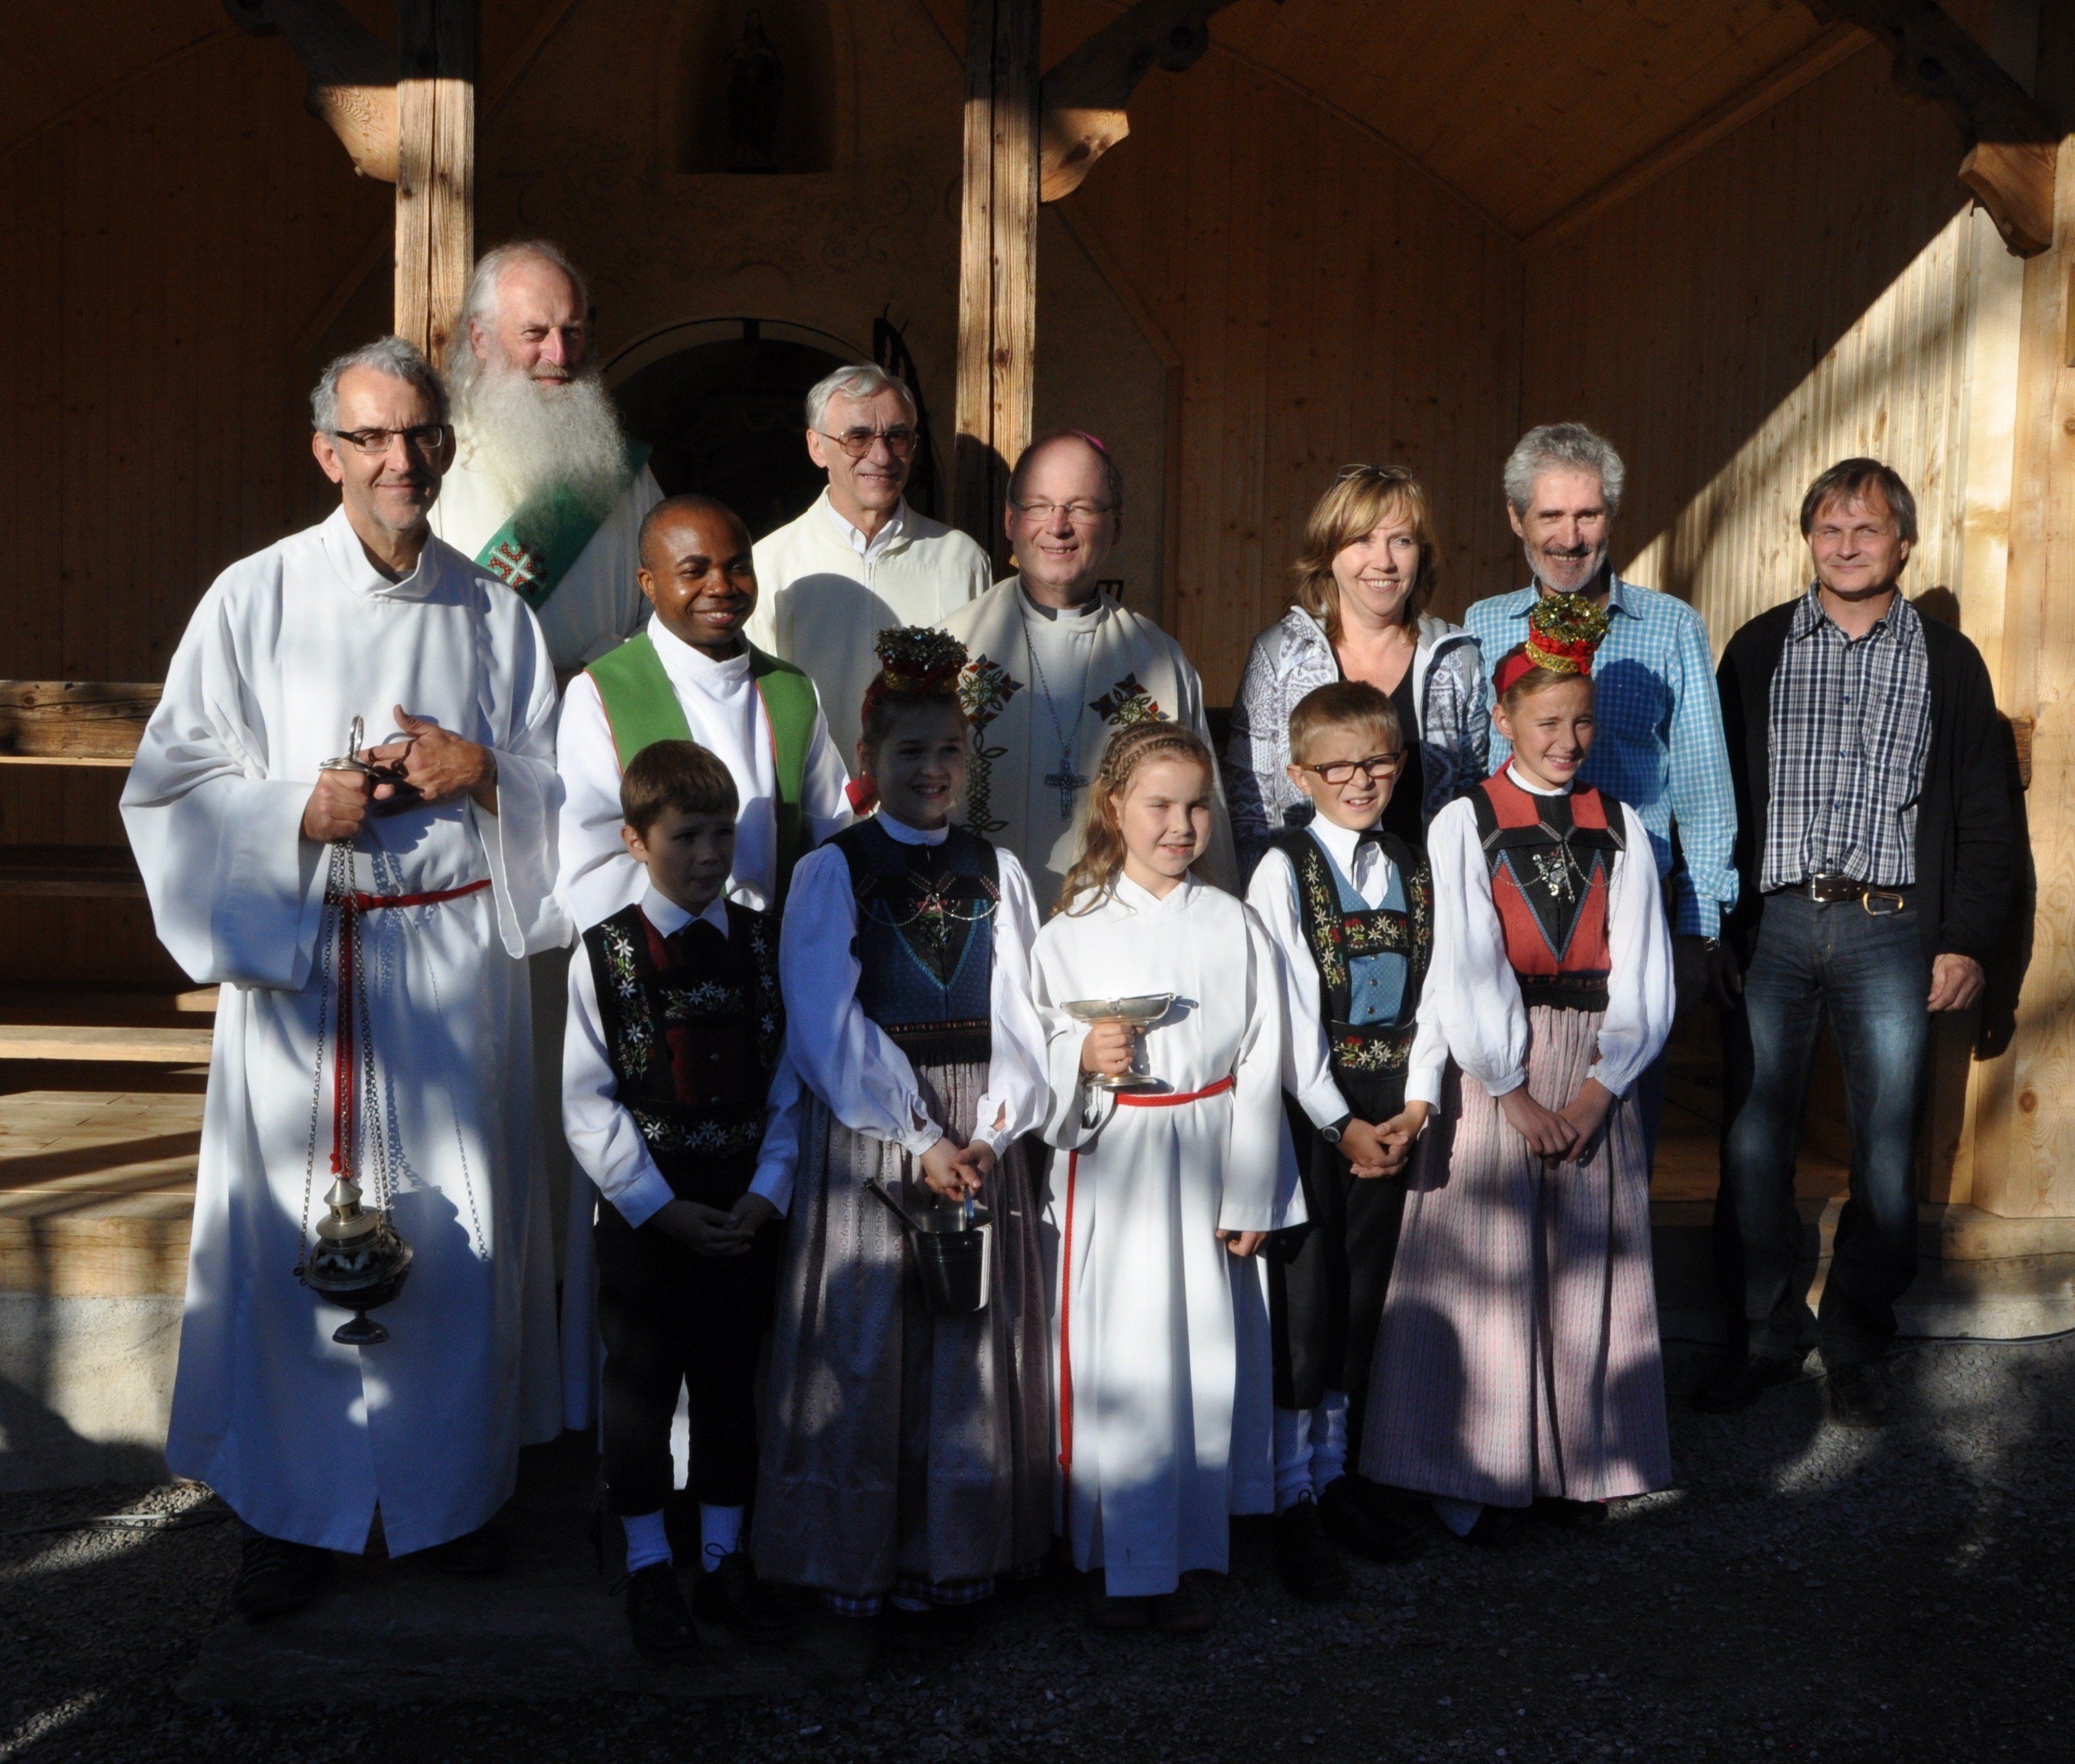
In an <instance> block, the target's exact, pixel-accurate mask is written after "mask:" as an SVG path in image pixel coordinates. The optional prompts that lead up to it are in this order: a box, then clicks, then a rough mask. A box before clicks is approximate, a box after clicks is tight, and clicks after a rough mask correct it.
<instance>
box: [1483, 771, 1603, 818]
mask: <svg viewBox="0 0 2075 1764" xmlns="http://www.w3.org/2000/svg"><path fill="white" fill-rule="evenodd" d="M1510 763H1511V762H1510V761H1509V762H1508V764H1510ZM1480 788H1481V789H1482V790H1483V791H1484V793H1485V795H1486V796H1487V797H1489V798H1490V799H1491V805H1492V813H1493V814H1495V815H1496V816H1497V818H1498V824H1499V825H1500V826H1502V827H1506V828H1507V829H1509V830H1510V829H1514V828H1519V827H1531V826H1535V824H1536V823H1537V822H1539V821H1540V820H1541V818H1542V811H1541V810H1540V809H1539V808H1538V807H1536V806H1535V793H1534V792H1533V791H1531V790H1523V789H1521V787H1520V786H1519V785H1517V784H1515V783H1514V781H1513V780H1512V778H1511V777H1510V776H1508V775H1507V768H1506V766H1501V767H1500V768H1499V769H1498V770H1497V771H1496V772H1493V774H1492V775H1491V776H1489V778H1487V779H1485V781H1484V783H1483V784H1482V785H1481V786H1480ZM1571 822H1572V826H1579V827H1583V828H1584V829H1585V830H1587V831H1588V832H1592V833H1601V832H1604V831H1605V830H1606V825H1607V801H1606V798H1605V797H1603V796H1601V794H1600V793H1599V792H1598V791H1597V790H1595V789H1592V787H1591V786H1590V785H1580V786H1577V787H1576V788H1574V789H1572V792H1571Z"/></svg>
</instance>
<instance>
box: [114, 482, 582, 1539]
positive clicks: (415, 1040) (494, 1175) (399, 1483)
mask: <svg viewBox="0 0 2075 1764" xmlns="http://www.w3.org/2000/svg"><path fill="white" fill-rule="evenodd" d="M398 705H400V706H403V708H404V710H408V711H410V712H412V713H414V714H418V715H421V716H427V717H430V718H433V719H434V720H436V721H437V722H438V723H439V724H440V725H441V727H444V728H446V729H449V730H452V731H454V732H455V733H456V734H458V735H464V736H466V738H467V739H470V740H471V741H475V742H478V743H482V744H483V745H484V746H486V747H489V748H491V750H492V751H493V752H494V754H495V760H496V764H497V774H498V776H497V810H498V812H497V813H496V814H495V815H491V814H486V813H484V812H483V810H481V809H479V808H478V806H477V805H475V803H474V801H471V800H470V799H468V798H466V797H462V798H460V799H458V800H456V801H449V802H445V803H443V804H441V805H439V806H437V807H433V808H427V807H419V808H415V809H408V810H401V811H399V812H397V813H396V814H390V815H383V816H371V817H370V818H369V820H368V822H367V826H366V828H365V830H364V831H363V832H362V834H361V836H360V838H359V840H358V845H357V848H356V851H355V855H354V872H355V883H356V887H357V888H358V889H359V890H361V891H363V892H367V893H370V894H376V895H397V894H419V893H428V892H437V891H441V890H445V889H449V888H462V887H465V886H466V885H467V884H470V883H472V882H475V881H478V880H481V879H483V878H487V879H488V880H489V882H490V884H491V886H490V887H489V888H487V889H484V890H483V891H481V892H476V893H474V894H470V895H467V896H463V897H462V898H458V899H454V900H449V901H443V902H441V903H438V904H436V905H422V906H416V907H391V908H383V909H376V910H372V911H368V912H366V913H363V914H362V917H361V923H362V936H363V940H364V943H363V954H364V961H363V964H362V970H361V971H362V973H363V974H364V975H365V976H366V981H367V1009H368V1015H369V1019H370V1021H371V1024H372V1033H371V1039H372V1042H373V1046H374V1050H375V1066H376V1073H377V1076H376V1084H377V1086H378V1087H379V1095H380V1097H381V1099H382V1104H383V1111H384V1112H385V1113H386V1114H387V1116H388V1120H389V1132H388V1135H387V1137H388V1139H389V1141H390V1143H391V1155H392V1160H393V1161H394V1162H396V1164H398V1165H399V1166H400V1170H399V1174H397V1176H396V1206H395V1219H396V1226H397V1228H398V1229H399V1230H400V1232H402V1234H403V1236H404V1239H405V1240H406V1241H407V1242H408V1243H409V1244H410V1245H411V1247H412V1249H413V1250H414V1251H415V1252H416V1261H415V1262H414V1263H413V1265H412V1269H411V1273H410V1278H409V1280H408V1283H407V1284H406V1285H405V1286H404V1290H403V1293H402V1295H401V1296H400V1298H396V1300H395V1301H394V1302H392V1303H391V1304H389V1305H388V1306H385V1307H384V1308H383V1310H381V1311H379V1312H378V1313H377V1314H376V1315H377V1317H378V1318H379V1320H380V1321H381V1322H382V1323H383V1324H385V1325H386V1326H387V1328H388V1330H389V1334H390V1339H389V1340H387V1341H386V1342H383V1343H381V1344H378V1345H376V1346H374V1347H370V1348H346V1347H341V1346H338V1344H335V1343H334V1342H333V1340H332V1339H331V1335H332V1331H333V1330H334V1329H335V1328H337V1327H338V1326H339V1325H340V1324H341V1323H343V1322H345V1321H346V1312H345V1311H342V1310H340V1309H339V1308H338V1307H337V1306H334V1305H332V1304H329V1303H327V1302H324V1301H322V1300H321V1299H320V1298H317V1295H316V1294H313V1293H312V1292H310V1291H309V1290H307V1289H306V1288H304V1286H301V1285H300V1284H299V1283H298V1282H297V1281H296V1278H295V1277H294V1275H293V1273H292V1269H294V1268H295V1267H296V1264H297V1261H298V1260H299V1259H300V1254H301V1248H302V1243H301V1233H302V1229H303V1223H302V1222H303V1220H304V1216H305V1210H306V1206H307V1211H308V1215H309V1220H310V1224H311V1225H312V1227H313V1228H314V1225H315V1224H316V1221H317V1219H321V1217H322V1216H323V1215H324V1211H325V1208H324V1202H323V1196H324V1194H325V1190H326V1189H327V1188H328V1187H329V1186H330V1181H331V1178H330V1175H329V1171H328V1170H327V1168H326V1164H327V1160H328V1157H329V1153H330V1149H331V1145H332V1133H333V1116H332V1109H333V1095H332V1088H331V1082H332V1062H331V1060H330V1058H329V1050H330V1044H331V1040H332V1028H331V1025H335V1024H336V1021H337V1015H336V1005H335V1003H334V1004H333V1012H332V1016H331V1017H330V1019H329V1023H328V1025H327V1029H326V1034H325V1044H326V1045H325V1050H324V1052H325V1065H324V1068H323V1071H322V1078H321V1083H320V1082H319V1067H318V1061H319V1058H320V1047H319V1037H318V1033H317V1026H318V1022H319V1012H320V1009H321V1007H322V1005H323V1003H324V994H325V992H326V991H327V990H328V988H326V986H325V984H324V983H323V981H322V978H321V977H322V975H324V973H325V971H326V969H327V967H329V969H330V970H331V971H333V972H335V971H336V962H337V951H336V949H335V948H333V949H332V950H329V951H321V950H320V942H321V938H320V930H321V925H322V923H323V921H324V917H325V913H324V900H325V880H326V875H327V864H328V859H329V850H328V848H327V847H324V846H321V845H319V844H317V843H315V842H313V841H312V840H309V839H304V838H303V837H302V835H301V824H302V816H303V810H304V805H305V804H306V803H307V801H308V800H309V795H310V792H311V790H312V789H313V787H314V785H315V784H316V781H317V773H318V770H319V768H320V767H321V764H322V762H323V761H325V760H327V759H329V758H330V757H332V756H334V755H336V754H338V753H339V752H341V751H342V749H343V747H345V745H346V736H347V731H348V729H349V727H350V725H351V723H352V721H353V719H354V718H355V717H361V718H365V719H366V720H367V739H368V740H369V741H370V742H371V743H372V742H379V741H382V740H384V739H388V738H389V737H390V736H391V735H392V734H393V733H394V732H395V731H394V727H393V715H392V707H393V706H398ZM554 709H555V681H554V674H553V669H551V668H550V666H549V661H548V657H547V652H546V650H545V647H544V646H543V644H542V643H541V640H540V628H539V627H538V626H537V625H536V623H535V622H534V619H533V616H532V614H531V613H530V612H528V611H527V609H526V607H525V606H524V603H523V602H520V599H519V598H518V597H517V596H516V594H512V591H511V590H509V589H507V588H506V587H504V586H502V585H501V584H499V583H497V582H491V581H490V580H488V579H487V578H482V577H478V574H477V573H476V572H475V570H474V569H473V567H472V566H471V565H470V563H469V561H467V560H466V559H465V558H463V557H460V556H459V555H458V553H454V551H452V550H450V549H448V548H447V547H446V546H445V545H442V544H441V543H440V542H439V541H437V540H433V541H431V542H429V544H428V545H427V546H426V548H425V552H424V553H423V554H422V556H421V557H420V560H419V563H418V567H417V569H416V571H415V572H414V573H413V574H412V575H411V576H409V577H408V578H406V579H405V580H404V581H402V582H389V581H387V579H386V578H383V576H382V575H381V574H380V573H379V572H378V571H377V570H376V569H375V567H374V565H372V564H371V563H370V562H369V561H368V560H367V554H366V553H364V552H363V551H362V549H361V545H360V542H359V540H358V539H357V538H355V536H354V533H353V530H352V528H350V526H349V525H348V524H347V523H346V517H345V515H344V513H343V511H342V512H340V513H338V514H335V515H333V516H332V517H331V519H330V520H327V521H325V523H324V524H322V525H321V526H318V527H314V528H309V530H307V531H306V532H300V533H297V534H296V535H295V536H292V538H288V539H285V540H282V541H281V542H280V544H278V545H273V546H271V547H270V548H268V549H267V550H265V551H263V552H261V553H259V554H258V555H256V556H255V557H248V558H246V559H244V560H243V561H241V562H239V563H237V564H234V565H232V566H231V567H230V569H227V570H226V571H225V572H224V574H222V576H220V577H219V578H217V581H216V582H215V583H214V584H213V586H211V587H210V589H209V592H208V593H207V594H205V596H204V597H203V598H202V602H201V606H200V607H197V609H196V611H195V614H194V616H193V619H191V620H190V621H189V623H188V628H187V631H186V634H185V635H184V636H183V637H182V639H181V640H180V648H179V649H178V650H177V651H176V652H175V654H174V656H173V660H172V668H171V669H170V671H169V673H168V679H167V681H166V689H165V695H164V698H163V699H162V700H161V702H160V703H159V708H158V710H156V711H155V713H154V714H153V715H152V718H151V724H150V727H148V728H147V730H146V731H145V735H144V739H143V743H142V744H141V745H140V747H139V749H138V754H137V760H136V764H135V767H134V768H132V770H131V772H130V779H129V783H128V785H127V786H126V788H125V789H124V791H123V795H122V815H123V821H124V824H125V826H126V827H127V829H128V831H129V834H130V844H131V846H132V847H134V849H135V851H136V854H137V860H138V863H139V868H141V869H142V870H143V875H144V880H145V885H146V888H147V892H149V894H150V896H151V910H152V916H153V918H154V921H155V923H156V925H157V928H158V932H159V937H160V938H161V939H162V940H163V941H164V943H165V945H166V946H167V948H168V950H170V951H171V952H172V954H173V956H174V959H176V960H177V961H178V962H179V963H180V966H181V967H183V968H184V969H185V970H186V971H187V972H188V974H189V975H191V976H193V979H195V980H197V982H201V983H208V982H221V983H222V998H221V1001H220V1003H219V1004H218V1006H217V1018H216V1036H215V1041H214V1045H213V1049H212V1051H211V1054H210V1061H209V1095H208V1099H207V1101H206V1103H205V1106H204V1110H203V1120H202V1144H201V1166H200V1169H199V1171H198V1174H197V1184H196V1195H195V1212H194V1230H193V1247H192V1249H191V1251H190V1255H189V1261H188V1294H187V1312H186V1319H185V1322H184V1325H183V1327H182V1330H181V1336H180V1371H179V1375H178V1377H177V1380H176V1384H175V1386H174V1391H173V1407H172V1426H171V1429H170V1431H169V1435H168V1441H167V1447H166V1456H167V1460H168V1462H169V1463H170V1464H172V1468H173V1469H174V1471H175V1472H176V1473H177V1474H179V1475H181V1476H192V1477H194V1478H197V1480H201V1481H203V1482H206V1483H208V1484H209V1485H210V1486H211V1487H212V1488H213V1489H215V1490H216V1491H217V1493H219V1494H221V1495H222V1497H224V1499H225V1500H226V1501H227V1502H228V1503H229V1504H230V1506H231V1508H232V1509H233V1510H234V1511H235V1512H236V1513H238V1516H239V1517H240V1518H242V1519H244V1520H246V1522H248V1523H250V1524H251V1525H253V1526H255V1527H257V1528H258V1529H259V1530H261V1531H263V1532H265V1533H267V1534H270V1535H272V1536H275V1537H281V1538H291V1539H293V1540H295V1541H296V1542H302V1543H308V1544H314V1545H318V1546H321V1547H326V1548H330V1549H336V1550H348V1551H358V1550H359V1549H361V1548H362V1547H363V1546H364V1545H365V1544H366V1542H367V1536H368V1528H369V1525H370V1522H371V1520H372V1519H373V1518H374V1516H375V1508H376V1505H377V1504H378V1503H379V1505H380V1508H381V1513H382V1520H383V1533H384V1535H385V1537H386V1538H387V1543H388V1547H389V1548H390V1550H391V1551H393V1552H395V1553H396V1554H399V1555H400V1554H404V1553H405V1552H408V1551H413V1550H422V1549H425V1548H426V1547H429V1546H430V1545H432V1544H436V1543H439V1542H444V1541H445V1539H447V1538H454V1537H458V1536H460V1535H462V1534H464V1533H466V1532H469V1531H471V1530H474V1529H475V1528H476V1527H477V1526H480V1525H482V1524H483V1522H485V1521H486V1520H487V1519H488V1518H490V1517H491V1515H492V1514H493V1513H495V1512H496V1510H497V1509H498V1507H499V1505H501V1504H502V1503H503V1501H504V1500H505V1499H506V1497H507V1496H509V1495H510V1493H512V1486H513V1482H514V1480H515V1476H516V1470H517V1460H518V1451H519V1447H520V1445H521V1444H522V1443H532V1442H533V1441H536V1440H540V1439H549V1438H552V1437H553V1435H554V1434H555V1433H556V1432H557V1431H558V1429H559V1427H560V1423H561V1405H560V1402H559V1401H558V1400H557V1398H558V1396H559V1392H558V1390H557V1377H556V1372H557V1358H556V1352H555V1319H554V1289H553V1269H552V1267H551V1264H550V1257H549V1218H548V1216H547V1214H546V1211H545V1207H544V1205H543V1204H542V1203H541V1200H540V1196H539V1195H537V1194H536V1193H534V1192H533V1191H532V1190H533V1189H534V1187H535V1186H536V1185H535V1183H534V1182H533V1181H532V1179H531V1178H529V1176H528V1171H529V1169H530V1164H529V1157H528V1153H529V1149H530V1148H529V1143H528V1142H529V1140H530V1138H531V1135H532V1082H531V1081H532V1070H531V1066H532V1061H531V1056H530V1042H529V1031H528V1009H527V983H526V969H525V965H524V958H525V957H526V956H527V955H528V954H529V953H531V952H532V951H535V950H546V949H551V948H554V947H557V946H559V945H561V944H562V943H564V942H566V941H567V940H568V938H569V921H568V919H567V917H565V914H564V913H563V911H562V909H561V905H559V904H558V902H557V900H556V897H555V893H554V822H555V811H556V807H557V801H558V798H559V796H560V793H561V791H560V785H559V783H558V781H557V778H556V776H555V771H554V764H553V739H552V736H553V718H554ZM313 1120H314V1128H315V1132H314V1145H315V1169H314V1170H313V1171H312V1170H309V1156H308V1153H309V1149H310V1147H311V1145H312V1142H313ZM361 1124H362V1127H363V1128H365V1127H366V1126H367V1116H365V1115H363V1116H362V1117H361ZM371 1168H372V1148H371V1147H370V1146H367V1145H363V1147H362V1170H361V1174H360V1179H361V1182H362V1186H363V1190H367V1189H369V1188H371V1183H372V1176H371ZM306 1173H307V1174H306ZM306 1181H307V1190H306V1186H305V1185H306ZM306 1193H307V1201H306ZM367 1198H368V1199H372V1198H373V1197H372V1195H371V1194H369V1195H368V1197H367Z"/></svg>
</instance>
